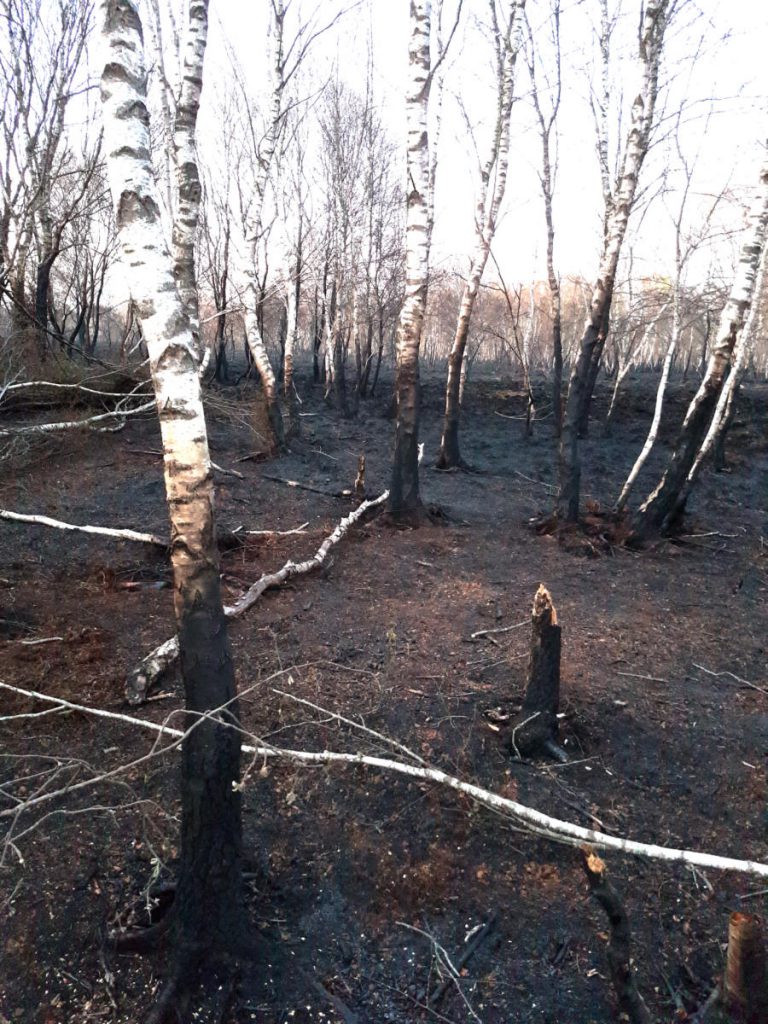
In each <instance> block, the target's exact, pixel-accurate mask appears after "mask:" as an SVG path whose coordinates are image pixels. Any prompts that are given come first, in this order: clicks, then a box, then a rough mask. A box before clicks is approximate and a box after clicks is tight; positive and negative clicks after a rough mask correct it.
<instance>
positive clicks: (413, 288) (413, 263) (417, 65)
mask: <svg viewBox="0 0 768 1024" xmlns="http://www.w3.org/2000/svg"><path fill="white" fill-rule="evenodd" d="M431 15H432V10H431V0H411V5H410V30H411V34H410V41H409V45H408V55H409V71H408V86H407V91H406V118H407V126H408V155H407V164H408V200H407V208H406V227H405V246H406V254H405V276H406V284H405V299H404V301H403V306H402V309H401V311H400V320H399V323H398V328H397V337H396V340H395V356H396V360H397V366H396V378H395V401H396V425H395V450H394V457H393V460H392V482H391V485H390V494H389V504H388V508H389V511H390V513H391V515H392V516H393V517H394V518H395V519H413V518H417V517H418V515H419V512H420V509H421V498H420V495H419V459H418V443H419V347H420V344H421V332H422V327H423V324H424V313H425V309H426V304H427V284H428V274H429V242H430V215H429V208H430V203H429V194H430V189H429V183H430V162H429V134H428V128H427V114H428V110H429V90H430V85H431V75H430V29H431Z"/></svg>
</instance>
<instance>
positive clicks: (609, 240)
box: [557, 0, 677, 522]
mask: <svg viewBox="0 0 768 1024" xmlns="http://www.w3.org/2000/svg"><path fill="white" fill-rule="evenodd" d="M676 5H677V0H648V3H647V4H646V5H645V9H644V11H643V17H642V22H641V26H640V33H639V46H638V56H639V64H640V72H641V76H640V77H641V80H640V88H639V91H638V93H637V96H636V97H635V99H634V101H633V103H632V110H631V117H630V125H629V131H628V134H627V139H626V143H625V146H624V156H623V159H622V163H621V171H620V173H619V177H618V183H617V186H616V189H615V191H613V192H612V193H609V192H606V196H607V197H608V198H607V199H606V217H605V231H604V241H603V251H602V255H601V258H600V267H599V270H598V274H597V279H596V281H595V284H594V287H593V289H592V299H591V303H590V308H589V312H588V314H587V319H586V323H585V325H584V330H583V333H582V337H581V345H580V348H579V353H578V357H577V359H576V360H575V361H574V364H573V369H572V371H571V379H570V383H569V385H568V398H567V400H566V405H565V414H564V417H563V426H562V432H561V437H560V445H559V449H558V493H557V514H558V517H559V518H560V519H563V520H567V521H569V522H575V520H576V519H578V515H579V494H580V490H581V462H580V458H579V431H580V428H581V425H582V422H583V416H584V412H585V408H587V407H588V396H589V394H590V388H591V386H592V385H593V383H594V377H593V373H594V366H595V365H596V363H595V361H596V360H597V361H598V362H599V359H600V355H601V354H602V351H603V347H604V345H605V339H606V336H607V333H608V324H609V319H610V312H611V301H612V299H613V289H614V285H615V282H616V271H617V268H618V265H619V257H620V255H621V249H622V245H623V243H624V238H625V236H626V232H627V224H628V222H629V216H630V214H631V212H632V208H633V206H634V205H635V199H636V196H637V189H638V182H639V177H640V170H641V168H642V166H643V163H644V161H645V157H646V155H647V153H648V148H649V145H650V141H651V131H652V129H653V127H654V124H655V120H656V118H655V113H656V100H657V97H658V90H659V71H660V67H661V57H662V52H663V47H664V37H665V34H666V30H667V27H668V25H669V22H670V18H671V16H672V14H673V13H674V10H675V7H676ZM601 169H603V170H602V174H603V181H604V188H605V185H606V181H607V180H608V179H607V178H606V176H605V170H604V161H603V159H602V156H601Z"/></svg>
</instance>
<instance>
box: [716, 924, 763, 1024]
mask: <svg viewBox="0 0 768 1024" xmlns="http://www.w3.org/2000/svg"><path fill="white" fill-rule="evenodd" d="M724 989H725V991H724V999H723V1002H724V1003H725V1006H726V1008H727V1010H728V1011H729V1013H730V1015H731V1018H732V1019H733V1020H734V1021H738V1022H739V1024H742V1022H743V1024H768V975H767V974H766V955H765V937H764V934H763V924H762V921H761V920H760V918H759V917H758V916H757V914H741V913H739V912H738V911H737V912H736V913H733V914H731V918H730V921H729V922H728V957H727V961H726V968H725V983H724Z"/></svg>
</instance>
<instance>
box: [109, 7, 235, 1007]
mask: <svg viewBox="0 0 768 1024" xmlns="http://www.w3.org/2000/svg"><path fill="white" fill-rule="evenodd" d="M97 11H98V16H99V22H100V27H101V37H102V44H103V63H102V68H103V70H102V75H101V99H102V107H103V116H104V138H105V153H106V162H107V172H108V176H109V183H110V187H111V191H112V199H113V203H114V208H115V214H116V220H117V230H118V235H117V238H118V246H119V251H120V254H121V257H122V269H123V273H124V275H125V280H126V283H127V285H128V287H129V288H130V291H131V293H132V297H133V300H134V302H135V303H136V308H137V312H138V314H139V316H140V317H141V320H142V324H143V331H144V339H145V341H146V343H147V348H148V350H149V363H150V370H151V374H152V382H153V385H154V389H155V397H156V401H157V410H158V416H159V419H160V431H161V436H162V444H163V453H164V470H165V488H166V495H167V500H168V509H169V514H170V520H171V538H170V539H171V563H172V566H173V578H174V608H175V613H176V622H177V627H178V635H179V650H180V655H181V674H182V678H183V680H184V696H185V707H186V711H187V713H188V715H189V716H190V718H192V717H193V716H195V717H196V719H197V720H199V719H200V718H201V717H202V718H203V721H201V722H199V728H197V729H195V730H194V731H193V732H192V734H191V735H190V737H189V738H188V740H187V741H186V742H185V744H184V748H183V751H182V766H181V798H182V800H181V802H182V814H181V860H180V867H179V878H178V886H177V891H176V896H175V900H174V908H173V915H174V916H173V918H172V923H171V927H172V942H171V943H170V944H169V945H170V949H171V950H172V953H171V955H172V957H173V969H172V971H171V978H170V981H169V982H168V989H169V990H170V997H174V998H175V996H176V995H177V994H178V998H179V1001H180V1002H183V1000H184V999H185V997H186V995H187V988H186V987H185V986H190V985H194V984H195V983H196V982H197V981H199V980H200V979H199V974H198V969H199V965H200V964H201V963H205V967H206V971H207V972H208V973H209V975H210V976H213V977H216V978H217V979H218V980H219V982H221V980H222V979H223V980H225V981H226V980H227V978H228V972H229V971H231V963H232V962H233V961H232V957H233V955H234V951H235V948H239V943H240V942H241V938H242V935H243V934H244V930H245V914H244V904H243V897H242V890H241V886H242V876H241V871H242V861H241V855H242V849H241V811H240V801H239V797H238V794H237V789H236V787H237V784H238V782H239V775H240V750H239V741H238V740H237V738H236V737H233V735H232V730H230V729H227V728H226V727H225V726H224V725H223V724H222V723H221V722H218V721H216V720H214V719H213V718H212V717H209V713H210V712H211V711H212V710H213V709H214V708H217V707H221V706H222V705H226V706H227V707H228V709H229V713H231V714H232V715H233V716H234V721H235V722H237V720H238V719H237V706H236V703H235V701H236V687H235V677H234V669H233V665H232V658H231V655H230V651H229V644H228V641H227V630H226V620H225V618H224V612H223V608H222V601H221V590H220V582H219V564H218V550H217V546H216V533H215V526H214V492H213V478H212V472H211V462H210V457H209V452H208V438H207V434H206V425H205V416H204V412H203V402H202V395H201V389H200V378H199V376H198V353H197V350H196V346H195V341H194V338H193V336H192V332H191V330H190V327H189V319H188V317H187V315H186V312H185V309H184V307H183V305H182V303H181V300H180V298H179V295H178V292H177V290H176V286H175V283H174V279H173V260H172V258H171V254H170V252H169V250H168V246H167V244H166V241H165V237H164V235H163V231H162V224H161V213H160V202H159V193H158V190H157V186H156V184H155V179H154V174H153V168H152V162H151V152H150V134H149V112H148V110H147V99H146V89H147V75H146V69H145V65H144V46H143V35H142V25H141V19H140V17H139V11H138V6H137V0H98V4H97ZM228 965H230V966H228ZM177 988H178V989H180V991H179V992H178V993H177V991H176V990H177ZM163 998H165V999H166V1001H167V1000H168V999H169V994H168V992H166V993H164V994H163V995H161V996H160V1004H161V1005H162V1002H163ZM201 1015H202V1016H206V1015H207V1014H206V1013H201ZM153 1016H155V1015H154V1014H153Z"/></svg>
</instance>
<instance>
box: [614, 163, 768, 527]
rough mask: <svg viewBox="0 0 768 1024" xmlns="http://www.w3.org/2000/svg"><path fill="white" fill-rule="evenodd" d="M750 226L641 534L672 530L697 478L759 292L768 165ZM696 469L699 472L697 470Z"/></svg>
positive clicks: (643, 510) (639, 522)
mask: <svg viewBox="0 0 768 1024" xmlns="http://www.w3.org/2000/svg"><path fill="white" fill-rule="evenodd" d="M750 221H751V223H750V228H749V232H748V235H747V238H746V240H745V242H744V244H743V246H742V249H741V256H740V259H739V265H738V267H737V269H736V276H735V279H734V282H733V286H732V288H731V294H730V296H729V298H728V302H727V303H726V305H725V308H724V309H723V312H722V315H721V317H720V324H719V326H718V330H717V334H716V335H715V338H714V344H713V345H712V349H711V352H710V356H709V362H708V364H707V370H706V373H705V374H704V379H703V380H702V382H701V384H700V386H699V389H698V391H697V392H696V394H695V395H694V397H693V399H692V400H691V404H690V405H689V406H688V411H687V413H686V416H685V420H684V421H683V426H682V429H681V431H680V436H679V438H678V442H677V445H676V447H675V450H674V452H673V453H672V456H671V458H670V460H669V463H668V465H667V469H666V471H665V472H664V475H663V476H662V478H661V480H660V481H659V483H658V485H657V487H656V488H655V490H654V491H653V492H652V493H651V494H650V495H649V496H648V497H647V498H646V500H645V502H644V503H643V504H642V505H641V506H640V508H639V509H638V511H637V514H636V516H635V518H634V520H633V527H634V529H635V531H636V532H637V533H638V535H640V536H642V535H647V534H650V533H653V532H655V531H657V530H660V531H661V532H662V533H665V532H668V531H669V530H670V529H672V528H673V527H674V525H675V523H676V522H677V521H679V519H680V517H681V516H682V514H683V512H684V510H685V502H686V499H687V497H688V494H689V493H690V490H691V487H692V486H693V483H694V482H695V479H696V476H697V475H698V469H699V468H700V466H701V460H699V461H698V465H697V464H696V457H697V454H698V452H699V448H700V446H701V443H702V440H703V439H704V438H705V435H706V432H707V428H708V426H709V424H710V422H711V420H712V417H713V415H714V414H715V412H716V409H717V403H718V399H719V396H720V393H721V390H722V387H723V382H724V379H725V373H726V370H727V368H728V366H729V364H730V363H731V360H732V357H733V353H734V349H735V348H736V346H737V344H738V343H739V339H740V335H741V333H742V331H743V329H744V322H745V319H746V316H747V313H748V311H749V309H750V307H751V305H752V302H753V300H754V298H755V294H756V286H757V282H758V278H759V272H760V265H761V260H762V258H763V251H764V249H765V244H766V232H767V231H768V162H766V163H765V164H764V165H763V167H762V169H761V172H760V183H759V190H758V193H757V196H756V198H755V201H754V205H753V207H752V211H751V216H750ZM694 467H696V468H694Z"/></svg>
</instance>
